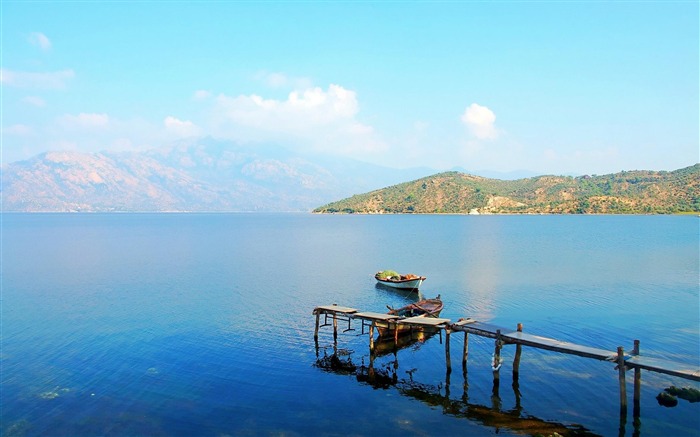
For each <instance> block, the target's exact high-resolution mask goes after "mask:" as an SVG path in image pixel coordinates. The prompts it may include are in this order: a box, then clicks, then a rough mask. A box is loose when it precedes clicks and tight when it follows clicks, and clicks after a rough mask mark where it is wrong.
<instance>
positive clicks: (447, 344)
mask: <svg viewBox="0 0 700 437" xmlns="http://www.w3.org/2000/svg"><path fill="white" fill-rule="evenodd" d="M445 361H446V362H447V374H448V375H449V374H450V372H451V371H452V360H451V359H450V327H449V326H447V327H446V328H445Z"/></svg>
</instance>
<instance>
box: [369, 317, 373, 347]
mask: <svg viewBox="0 0 700 437" xmlns="http://www.w3.org/2000/svg"><path fill="white" fill-rule="evenodd" d="M369 353H370V354H374V320H372V324H371V325H369Z"/></svg>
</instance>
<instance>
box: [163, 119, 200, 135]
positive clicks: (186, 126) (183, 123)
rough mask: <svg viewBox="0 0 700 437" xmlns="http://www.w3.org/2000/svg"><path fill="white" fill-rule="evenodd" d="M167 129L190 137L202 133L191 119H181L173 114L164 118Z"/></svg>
mask: <svg viewBox="0 0 700 437" xmlns="http://www.w3.org/2000/svg"><path fill="white" fill-rule="evenodd" d="M163 125H164V126H165V130H166V131H168V132H170V133H173V134H175V135H177V136H179V137H190V136H195V135H198V134H199V133H200V129H199V128H198V127H197V125H195V124H194V123H192V122H191V121H189V120H179V119H177V118H175V117H173V116H168V117H165V120H163Z"/></svg>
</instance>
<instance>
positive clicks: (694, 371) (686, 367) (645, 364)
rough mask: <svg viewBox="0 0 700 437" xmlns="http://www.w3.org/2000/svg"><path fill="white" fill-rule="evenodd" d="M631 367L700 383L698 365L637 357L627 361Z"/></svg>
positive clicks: (699, 368)
mask: <svg viewBox="0 0 700 437" xmlns="http://www.w3.org/2000/svg"><path fill="white" fill-rule="evenodd" d="M625 364H627V365H628V366H629V367H637V368H640V369H645V370H652V371H654V372H658V373H665V374H667V375H673V376H680V377H682V378H686V379H692V380H693V381H700V367H698V365H697V364H696V365H695V366H693V365H692V364H685V363H677V362H675V361H669V360H664V359H661V358H652V357H645V356H640V355H635V356H632V357H630V358H628V359H627V360H626V361H625Z"/></svg>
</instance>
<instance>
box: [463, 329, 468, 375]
mask: <svg viewBox="0 0 700 437" xmlns="http://www.w3.org/2000/svg"><path fill="white" fill-rule="evenodd" d="M468 356H469V333H468V332H467V331H464V350H463V351H462V370H463V371H465V372H466V371H467V357H468Z"/></svg>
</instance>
